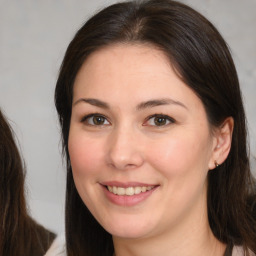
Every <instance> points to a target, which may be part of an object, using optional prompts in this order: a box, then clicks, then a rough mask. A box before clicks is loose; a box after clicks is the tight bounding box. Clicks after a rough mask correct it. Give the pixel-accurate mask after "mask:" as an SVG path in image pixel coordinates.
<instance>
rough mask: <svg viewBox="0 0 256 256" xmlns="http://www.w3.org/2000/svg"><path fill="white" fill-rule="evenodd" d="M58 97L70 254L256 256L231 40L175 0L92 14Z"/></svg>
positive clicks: (66, 63) (68, 57)
mask: <svg viewBox="0 0 256 256" xmlns="http://www.w3.org/2000/svg"><path fill="white" fill-rule="evenodd" d="M55 103H56V108H57V111H58V114H59V120H60V124H61V128H62V139H63V149H64V153H65V155H66V160H67V192H66V242H67V255H68V256H71V255H76V256H79V255H81V256H82V255H86V256H95V255H109V256H110V255H111V256H112V255H116V256H120V255H121V256H124V255H140V256H143V255H147V256H148V255H179V256H182V255H208V254H209V255H215V256H217V255H254V254H253V253H256V243H255V241H256V220H255V183H254V180H253V177H252V175H251V172H250V167H249V160H248V151H247V143H246V139H247V138H246V124H245V114H244V108H243V103H242V100H241V94H240V88H239V82H238V78H237V73H236V69H235V66H234V63H233V60H232V57H231V55H230V52H229V49H228V47H227V45H226V43H225V41H224V40H223V38H222V37H221V35H220V34H219V33H218V31H217V30H216V29H215V28H214V26H213V25H212V24H211V23H210V22H209V21H208V20H206V19H205V18H204V17H203V16H202V15H200V14H199V13H197V12H196V11H194V10H193V9H191V8H190V7H188V6H186V5H183V4H181V3H178V2H175V1H169V0H149V1H143V2H141V1H140V2H139V3H138V2H126V3H119V4H115V5H112V6H110V7H108V8H106V9H104V10H102V11H101V12H99V13H98V14H96V15H95V16H93V17H92V18H91V19H89V21H87V22H86V23H85V25H84V26H83V27H82V28H81V29H80V30H79V31H78V32H77V34H76V35H75V37H74V39H73V40H72V42H71V43H70V45H69V47H68V49H67V51H66V54H65V57H64V60H63V63H62V66H61V70H60V74H59V78H58V81H57V85H56V91H55Z"/></svg>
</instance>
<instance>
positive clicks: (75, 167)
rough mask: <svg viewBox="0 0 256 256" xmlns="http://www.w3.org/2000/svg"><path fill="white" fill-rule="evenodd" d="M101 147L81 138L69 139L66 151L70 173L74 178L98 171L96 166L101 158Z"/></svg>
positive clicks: (71, 137) (72, 137)
mask: <svg viewBox="0 0 256 256" xmlns="http://www.w3.org/2000/svg"><path fill="white" fill-rule="evenodd" d="M100 148H101V149H102V145H101V144H100V143H96V142H95V141H91V140H90V139H88V138H83V137H81V136H73V135H71V136H70V137H69V143H68V149H69V155H70V161H71V166H72V171H73V174H74V178H75V176H79V178H80V177H81V176H87V175H90V174H93V173H95V172H97V170H99V168H98V165H99V163H100V162H101V161H100V159H101V158H102V157H103V156H102V154H101V152H102V150H100Z"/></svg>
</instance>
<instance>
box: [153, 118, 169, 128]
mask: <svg viewBox="0 0 256 256" xmlns="http://www.w3.org/2000/svg"><path fill="white" fill-rule="evenodd" d="M166 122H167V120H166V118H164V117H155V118H154V123H155V125H156V126H162V125H166Z"/></svg>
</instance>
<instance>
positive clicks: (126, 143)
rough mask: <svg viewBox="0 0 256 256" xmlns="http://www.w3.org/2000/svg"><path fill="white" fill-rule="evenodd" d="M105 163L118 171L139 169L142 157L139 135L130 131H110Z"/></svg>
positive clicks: (142, 160)
mask: <svg viewBox="0 0 256 256" xmlns="http://www.w3.org/2000/svg"><path fill="white" fill-rule="evenodd" d="M107 161H108V164H109V165H110V166H112V167H114V168H115V169H118V170H127V169H134V168H138V167H140V166H141V165H142V164H143V162H144V157H143V150H142V145H141V144H140V139H139V134H138V133H136V132H135V131H132V129H129V130H128V129H119V130H115V131H112V134H111V135H110V137H109V141H108V153H107Z"/></svg>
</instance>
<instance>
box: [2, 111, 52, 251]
mask: <svg viewBox="0 0 256 256" xmlns="http://www.w3.org/2000/svg"><path fill="white" fill-rule="evenodd" d="M0 165H1V166H0V171H1V179H0V187H1V192H0V204H1V207H0V255H3V256H11V255H26V256H42V255H44V254H45V252H46V251H47V249H48V248H49V246H50V245H51V243H52V241H53V239H54V237H55V235H54V234H53V233H52V232H50V231H48V230H46V229H45V228H44V227H42V226H41V225H39V224H37V223H36V222H35V221H34V220H33V219H32V218H31V217H30V216H29V214H28V211H27V206H26V200H25V192H24V180H25V173H24V167H23V162H22V159H21V157H20V155H19V151H18V149H17V146H16V144H15V141H14V138H13V132H12V129H11V127H10V126H9V124H8V122H7V120H6V118H5V117H4V115H3V114H2V112H1V111H0Z"/></svg>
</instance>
